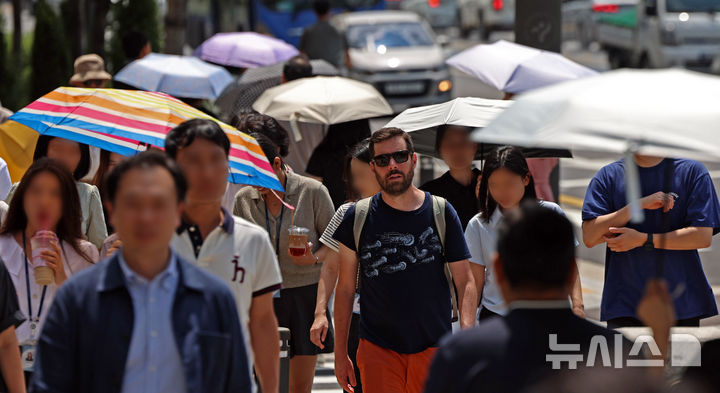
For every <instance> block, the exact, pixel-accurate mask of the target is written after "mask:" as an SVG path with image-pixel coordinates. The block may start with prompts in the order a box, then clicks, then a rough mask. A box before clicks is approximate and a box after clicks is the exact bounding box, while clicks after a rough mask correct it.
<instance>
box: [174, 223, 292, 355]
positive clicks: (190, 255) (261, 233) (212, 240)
mask: <svg viewBox="0 0 720 393" xmlns="http://www.w3.org/2000/svg"><path fill="white" fill-rule="evenodd" d="M223 213H224V216H225V219H224V221H223V223H222V224H221V225H220V226H219V227H217V228H215V229H213V230H212V232H210V234H209V235H208V236H207V238H205V240H204V241H202V240H201V239H200V234H199V232H198V230H197V228H196V227H194V226H191V225H189V224H187V223H183V225H181V226H180V228H179V229H178V232H177V233H176V234H175V235H174V236H173V239H172V241H171V243H170V245H171V247H172V248H173V250H175V252H176V253H177V255H179V256H180V257H182V258H183V259H185V260H186V261H188V262H190V263H193V264H195V265H197V266H199V267H201V268H203V269H205V270H207V271H209V272H211V273H214V274H215V275H217V276H218V277H220V278H222V279H223V280H224V281H225V282H226V283H227V284H228V285H229V286H230V289H231V290H232V292H233V294H234V295H235V302H236V303H237V308H238V314H239V315H240V323H241V324H242V329H243V335H244V336H245V348H246V349H247V353H248V358H249V362H248V363H249V364H250V367H251V369H252V365H253V359H254V357H253V353H252V346H251V343H250V325H249V323H250V306H251V304H252V299H253V298H254V297H255V296H260V295H263V294H266V293H271V292H275V291H277V290H278V289H280V287H281V285H282V276H281V275H280V266H279V265H278V261H277V257H276V256H275V250H274V249H273V247H272V244H270V238H269V237H268V234H267V232H265V230H264V229H263V228H261V227H259V226H257V225H255V224H253V223H251V222H249V221H247V220H244V219H242V218H240V217H236V216H233V215H231V214H230V213H228V212H227V211H223ZM201 242H202V244H201ZM196 253H197V256H196Z"/></svg>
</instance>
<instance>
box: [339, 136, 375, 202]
mask: <svg viewBox="0 0 720 393" xmlns="http://www.w3.org/2000/svg"><path fill="white" fill-rule="evenodd" d="M353 158H355V159H357V160H360V161H362V162H364V163H366V164H370V161H372V157H371V156H370V138H365V139H363V140H361V141H360V142H358V143H356V144H355V145H354V146H353V147H351V148H350V151H348V154H347V156H345V168H344V169H343V180H344V181H345V186H346V187H347V188H346V191H345V193H346V195H347V196H348V197H352V199H359V197H360V195H356V194H357V193H356V192H355V190H353V188H352V181H353V179H352V170H351V163H352V160H353Z"/></svg>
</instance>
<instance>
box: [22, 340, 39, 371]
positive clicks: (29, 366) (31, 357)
mask: <svg viewBox="0 0 720 393" xmlns="http://www.w3.org/2000/svg"><path fill="white" fill-rule="evenodd" d="M35 349H36V346H35V345H30V344H23V345H21V346H20V359H21V360H22V367H23V370H25V371H28V372H32V371H33V368H34V367H35Z"/></svg>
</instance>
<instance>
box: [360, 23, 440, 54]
mask: <svg viewBox="0 0 720 393" xmlns="http://www.w3.org/2000/svg"><path fill="white" fill-rule="evenodd" d="M347 41H348V46H350V47H351V48H355V49H365V50H368V51H377V52H378V53H384V52H385V51H386V50H387V49H388V48H407V47H412V46H432V45H433V39H432V37H431V36H430V33H429V32H428V31H427V29H426V28H425V26H423V25H422V24H421V23H417V22H401V23H378V24H367V25H352V26H350V27H348V30H347Z"/></svg>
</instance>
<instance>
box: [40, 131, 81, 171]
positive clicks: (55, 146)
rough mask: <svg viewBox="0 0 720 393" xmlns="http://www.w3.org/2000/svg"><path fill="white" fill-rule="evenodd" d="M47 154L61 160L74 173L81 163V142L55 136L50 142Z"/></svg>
mask: <svg viewBox="0 0 720 393" xmlns="http://www.w3.org/2000/svg"><path fill="white" fill-rule="evenodd" d="M47 156H48V157H49V158H52V159H55V160H58V161H60V162H61V163H62V164H63V165H65V167H66V168H67V169H68V170H69V171H70V172H71V173H72V172H75V169H77V167H78V165H79V164H80V158H81V157H82V154H81V153H80V144H79V143H77V142H73V141H70V140H67V139H63V138H53V139H52V140H50V143H48V150H47Z"/></svg>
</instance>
